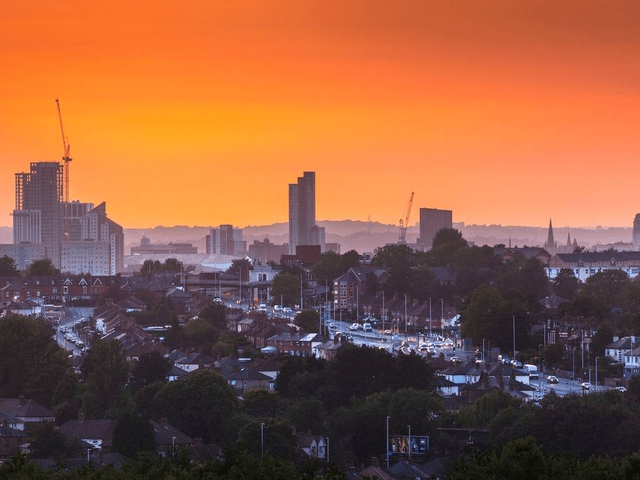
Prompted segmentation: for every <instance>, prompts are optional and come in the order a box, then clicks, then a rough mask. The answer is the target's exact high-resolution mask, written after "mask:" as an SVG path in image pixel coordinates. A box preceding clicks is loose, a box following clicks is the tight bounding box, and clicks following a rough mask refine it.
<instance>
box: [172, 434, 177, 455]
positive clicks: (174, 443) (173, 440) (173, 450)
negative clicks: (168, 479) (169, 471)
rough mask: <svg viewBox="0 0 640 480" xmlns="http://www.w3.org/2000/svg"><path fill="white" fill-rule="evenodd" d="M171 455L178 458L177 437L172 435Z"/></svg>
mask: <svg viewBox="0 0 640 480" xmlns="http://www.w3.org/2000/svg"><path fill="white" fill-rule="evenodd" d="M171 456H172V457H173V458H176V437H171Z"/></svg>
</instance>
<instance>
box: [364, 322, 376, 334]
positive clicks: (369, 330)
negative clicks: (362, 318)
mask: <svg viewBox="0 0 640 480" xmlns="http://www.w3.org/2000/svg"><path fill="white" fill-rule="evenodd" d="M362 330H363V331H365V332H371V331H372V330H373V327H372V326H371V324H370V323H369V322H365V323H363V324H362Z"/></svg>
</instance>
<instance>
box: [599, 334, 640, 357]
mask: <svg viewBox="0 0 640 480" xmlns="http://www.w3.org/2000/svg"><path fill="white" fill-rule="evenodd" d="M636 346H640V337H636V336H630V337H622V338H618V337H613V343H610V344H609V345H607V346H606V347H604V354H605V356H607V357H609V358H610V359H611V360H613V361H614V362H618V363H624V354H625V353H629V352H630V351H631V350H633V349H634V348H635V347H636Z"/></svg>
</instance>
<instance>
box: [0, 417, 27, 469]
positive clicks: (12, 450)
mask: <svg viewBox="0 0 640 480" xmlns="http://www.w3.org/2000/svg"><path fill="white" fill-rule="evenodd" d="M26 438H27V434H26V433H24V432H23V431H21V430H16V429H14V428H11V427H8V426H6V425H3V424H0V463H2V461H3V460H8V459H10V458H12V457H14V456H15V455H17V454H18V453H20V445H21V444H23V443H24V442H25V440H26Z"/></svg>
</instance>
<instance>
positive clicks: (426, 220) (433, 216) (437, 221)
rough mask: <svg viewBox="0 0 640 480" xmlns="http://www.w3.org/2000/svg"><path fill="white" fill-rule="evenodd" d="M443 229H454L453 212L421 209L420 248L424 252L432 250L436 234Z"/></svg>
mask: <svg viewBox="0 0 640 480" xmlns="http://www.w3.org/2000/svg"><path fill="white" fill-rule="evenodd" d="M443 228H453V212H452V211H451V210H439V209H437V208H421V209H420V238H418V246H419V247H420V248H422V249H423V250H430V249H431V247H432V246H433V239H434V238H435V236H436V233H438V231H439V230H442V229H443Z"/></svg>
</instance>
